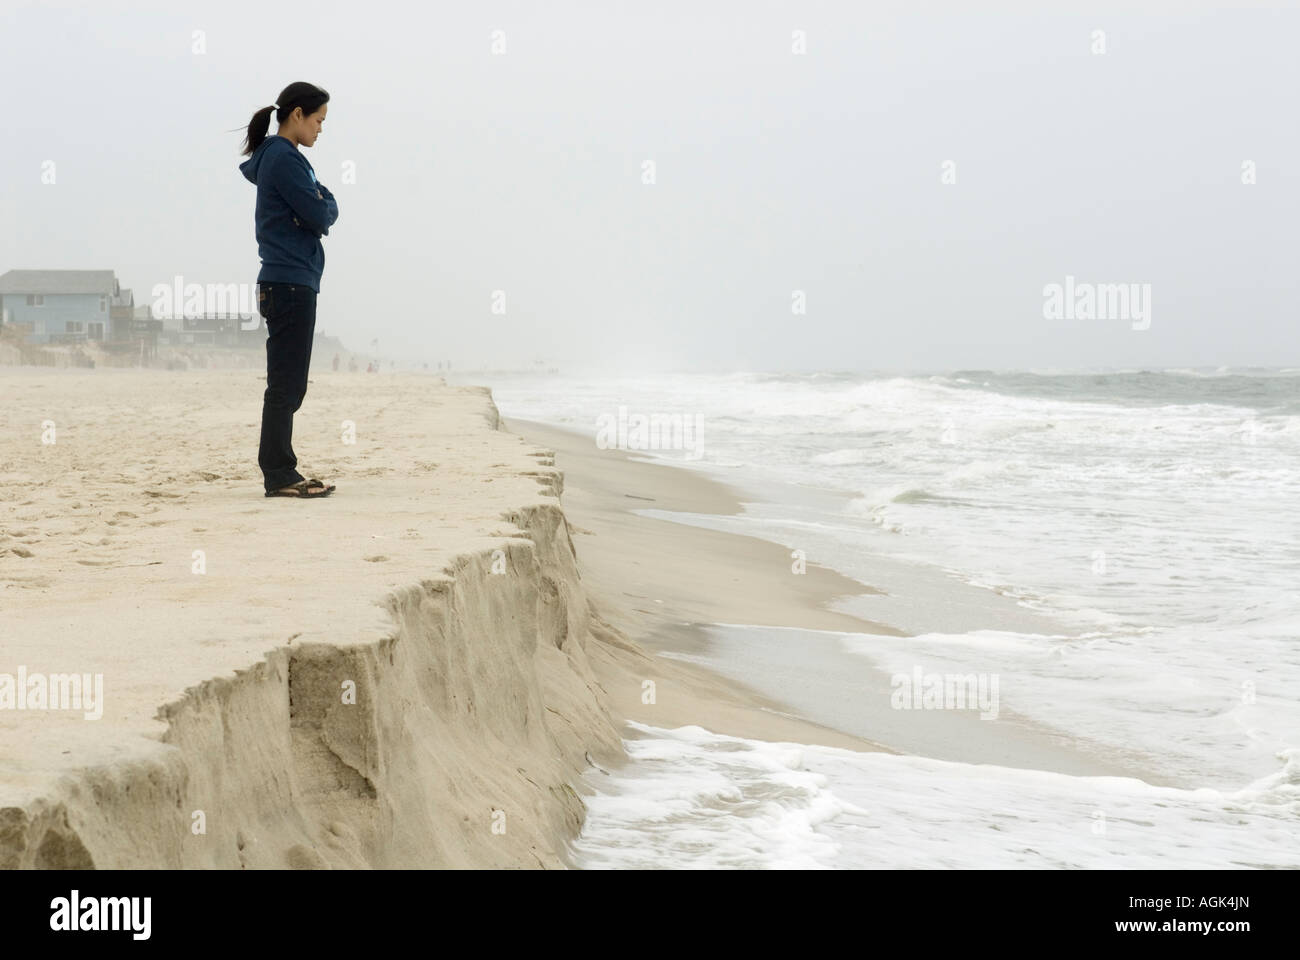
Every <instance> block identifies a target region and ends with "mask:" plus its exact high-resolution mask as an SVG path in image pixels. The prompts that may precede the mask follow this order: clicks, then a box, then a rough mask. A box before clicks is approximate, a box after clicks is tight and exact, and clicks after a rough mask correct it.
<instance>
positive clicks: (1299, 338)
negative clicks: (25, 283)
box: [0, 0, 1300, 372]
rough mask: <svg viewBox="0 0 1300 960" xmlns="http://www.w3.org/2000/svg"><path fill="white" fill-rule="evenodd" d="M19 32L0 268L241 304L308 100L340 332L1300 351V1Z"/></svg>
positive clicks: (1186, 355) (900, 356) (481, 341)
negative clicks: (1140, 309)
mask: <svg viewBox="0 0 1300 960" xmlns="http://www.w3.org/2000/svg"><path fill="white" fill-rule="evenodd" d="M977 6H978V7H980V8H983V9H982V12H979V13H976V12H974V11H973V9H972V8H974V7H977ZM1040 8H1045V9H1040ZM1096 30H1101V31H1104V43H1105V52H1104V53H1101V54H1099V53H1095V52H1093V50H1094V47H1095V46H1096V42H1097V41H1096V37H1095V35H1094V31H1096ZM195 31H203V36H202V42H203V43H204V44H205V46H206V51H205V52H202V53H196V52H194V48H195V42H196V41H195ZM494 31H501V33H502V34H503V35H504V42H505V52H504V53H499V54H494V53H493V49H492V45H493V32H494ZM795 31H804V35H805V36H806V53H804V54H797V53H794V52H792V43H793V40H794V38H793V34H794V32H795ZM0 36H3V37H4V38H5V40H6V42H5V44H4V47H5V52H4V55H3V56H2V57H0V91H3V92H2V93H0V97H3V109H0V118H2V119H3V125H4V126H3V130H2V131H0V143H3V149H0V178H2V180H0V182H2V183H3V189H2V190H0V224H2V226H0V272H4V271H5V270H9V269H15V268H20V269H39V268H50V269H54V268H61V269H107V268H111V269H113V270H115V271H116V272H117V275H118V277H119V279H120V281H121V282H122V284H123V285H124V286H129V287H132V288H133V289H134V290H135V292H136V298H137V302H138V303H139V302H147V300H148V298H149V291H150V289H151V288H152V287H153V285H154V284H157V283H169V282H171V279H172V278H173V277H174V276H176V275H181V276H182V277H184V279H185V280H186V281H187V282H194V283H222V284H224V283H235V282H247V283H252V282H253V280H255V278H256V275H257V270H258V260H257V247H256V243H255V241H254V237H253V204H254V196H255V189H254V187H253V186H252V185H251V184H249V183H248V182H247V181H245V180H244V179H243V177H242V176H241V175H240V174H239V172H238V169H237V167H238V164H239V162H240V161H241V160H242V159H243V158H242V157H240V156H239V143H240V139H241V136H242V130H243V127H244V126H245V125H246V124H247V122H248V120H249V118H250V116H251V114H252V113H253V111H255V110H256V109H258V108H260V107H263V106H266V105H268V104H271V103H273V102H274V101H275V98H276V95H277V94H278V93H279V91H280V90H281V88H283V87H284V86H285V85H287V84H288V83H290V82H291V81H294V80H307V81H310V82H312V83H316V84H318V85H320V86H322V87H324V88H325V89H326V90H328V91H329V92H330V95H331V101H330V106H329V115H328V119H327V120H326V122H325V126H324V132H323V134H322V135H321V137H320V139H319V140H318V142H317V144H316V146H315V147H314V148H311V149H304V150H303V153H304V155H305V156H306V157H307V158H308V159H309V160H310V161H311V163H312V165H313V166H314V167H315V169H316V171H317V174H318V176H319V177H320V179H321V180H322V182H324V183H325V184H326V185H328V186H330V187H331V189H333V191H334V193H335V196H336V197H337V199H338V203H339V208H340V215H339V220H338V222H337V224H336V225H335V226H334V228H333V229H332V230H331V231H330V236H329V237H327V238H326V239H325V241H324V242H325V252H326V266H325V274H324V278H323V280H322V284H321V294H320V300H319V312H318V321H317V328H318V330H323V331H324V332H326V333H329V334H334V335H337V336H340V337H342V339H343V340H344V342H345V343H346V344H347V345H349V346H350V347H352V348H353V349H358V350H361V349H366V348H367V347H368V345H369V343H370V341H371V340H372V339H376V338H377V339H378V341H379V353H381V354H383V355H385V356H388V357H393V358H398V359H399V360H400V361H407V360H420V361H429V362H430V363H431V364H432V363H433V362H436V361H438V360H446V359H449V360H451V361H453V362H454V363H455V365H456V367H457V368H458V369H461V370H465V369H474V368H478V367H479V366H481V365H482V364H485V363H486V364H491V365H527V364H531V363H532V362H533V361H535V360H538V359H542V360H545V361H547V362H549V363H552V364H555V365H558V366H560V367H561V368H562V369H565V370H568V371H575V372H576V371H580V370H581V369H583V368H596V367H598V368H601V369H606V370H642V369H683V370H736V369H750V370H781V369H784V370H816V369H834V370H848V369H861V370H869V369H874V370H945V369H953V368H971V367H981V368H995V369H1009V368H1036V369H1041V368H1075V367H1081V366H1107V367H1121V368H1123V367H1133V366H1194V365H1211V366H1218V365H1252V364H1258V365H1283V366H1285V365H1296V366H1300V334H1298V333H1297V329H1298V328H1297V319H1298V318H1300V310H1298V309H1297V303H1296V286H1297V283H1296V278H1297V275H1298V274H1297V267H1298V264H1297V253H1300V229H1298V226H1297V224H1298V222H1300V134H1298V133H1297V124H1298V123H1300V51H1298V50H1297V47H1296V40H1297V37H1300V4H1298V3H1296V2H1292V3H1276V2H1274V3H1259V2H1255V3H1251V2H1237V3H1223V4H1210V3H1179V4H1175V3H1157V2H1148V3H1143V2H1140V0H1134V2H1130V3H1123V4H1109V5H1106V4H1088V5H1084V4H1066V3H1051V4H1038V3H1029V2H1025V3H1018V4H1010V3H1002V4H996V3H989V4H985V3H981V4H973V3H955V4H938V3H933V4H925V3H917V2H906V3H874V2H873V3H866V2H860V3H851V2H820V3H800V2H788V3H775V2H774V3H757V2H754V0H746V2H709V0H690V2H665V0H656V2H653V3H644V2H641V3H630V2H617V3H616V2H607V0H587V2H518V3H483V2H468V0H466V2H457V3H441V2H435V3H431V4H414V3H409V2H404V3H395V4H389V3H383V2H378V0H372V2H367V3H357V2H351V0H349V2H339V3H330V2H313V3H306V4H304V3H295V4H279V3H268V2H265V0H262V2H243V0H219V2H212V3H185V2H173V0H133V2H126V0H114V2H97V3H94V4H85V3H37V2H22V0H0ZM232 128H239V131H238V132H230V131H231V130H232ZM272 130H273V131H274V125H273V127H272ZM49 160H53V161H54V162H55V171H56V182H55V183H54V184H43V183H42V182H41V178H42V164H43V163H45V162H46V161H49ZM349 161H350V162H352V163H354V164H355V169H356V182H355V183H353V184H348V183H343V182H342V176H341V173H342V170H343V166H344V164H345V163H346V162H349ZM646 161H653V163H654V165H655V180H656V182H655V183H653V184H647V183H644V182H643V172H644V169H645V168H644V164H645V162H646ZM945 161H952V163H953V165H954V166H953V167H952V168H951V169H953V170H955V179H956V182H955V183H950V184H945V183H942V182H941V175H942V173H943V171H944V167H943V164H944V163H945ZM1247 161H1249V162H1251V163H1253V164H1254V168H1255V177H1256V179H1257V182H1256V183H1254V184H1249V185H1247V184H1243V182H1242V177H1243V166H1242V165H1243V163H1244V162H1247ZM1067 275H1071V276H1073V277H1075V279H1076V282H1079V283H1085V282H1087V283H1098V284H1100V283H1149V284H1150V285H1151V315H1150V327H1149V329H1145V330H1134V329H1133V328H1132V326H1133V325H1132V324H1131V323H1129V322H1128V321H1126V320H1123V319H1093V320H1080V319H1074V320H1070V319H1060V320H1048V319H1045V318H1044V316H1043V301H1044V296H1043V288H1044V286H1045V285H1047V284H1051V283H1064V281H1065V277H1066V276H1067ZM496 290H502V291H504V293H505V308H506V312H505V314H504V315H496V314H494V313H493V312H492V303H493V299H492V298H493V291H496ZM795 290H802V291H805V294H806V302H807V312H806V314H805V315H794V314H792V311H791V304H792V293H793V291H795Z"/></svg>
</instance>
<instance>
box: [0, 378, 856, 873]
mask: <svg viewBox="0 0 1300 960" xmlns="http://www.w3.org/2000/svg"><path fill="white" fill-rule="evenodd" d="M262 382H263V381H262V379H261V378H260V377H258V376H257V375H256V374H255V373H251V372H245V371H190V372H166V371H132V370H100V371H78V370H45V371H37V370H33V369H30V368H4V369H3V370H0V384H3V388H2V389H3V395H4V398H5V403H4V411H3V413H0V431H2V432H0V435H2V436H3V438H4V457H3V462H4V465H5V467H4V472H3V475H2V476H0V484H2V486H3V490H4V498H3V513H2V514H0V521H2V526H0V563H2V564H3V566H2V567H0V583H2V584H3V586H2V587H0V590H2V591H3V593H2V596H3V600H2V601H0V606H2V609H3V620H4V635H3V645H2V646H0V653H2V655H3V658H4V660H3V663H0V674H9V675H11V676H12V677H13V678H14V681H13V682H14V683H15V684H16V683H17V681H18V679H19V676H20V671H21V674H23V675H26V677H27V680H28V685H29V686H32V687H33V688H34V687H35V686H36V685H37V684H38V680H37V679H36V678H39V677H41V676H44V677H51V676H60V675H62V676H64V677H71V676H73V675H75V676H76V677H77V678H78V679H81V678H85V680H86V683H85V694H86V702H85V703H78V704H77V705H78V706H81V707H84V708H85V709H67V708H55V707H56V704H54V703H52V702H47V703H45V704H44V705H43V708H42V706H41V705H38V704H37V703H36V701H35V697H34V696H32V697H26V698H25V699H27V701H28V702H26V703H25V704H24V703H16V704H14V705H13V707H12V708H10V709H0V725H3V732H4V736H3V738H2V739H0V742H3V744H4V746H3V747H2V748H0V805H3V818H4V830H3V832H2V833H0V837H2V838H3V841H2V842H3V846H2V847H0V864H3V865H4V866H7V867H68V866H92V865H93V866H97V867H162V866H186V867H286V866H289V867H319V866H333V867H355V866H375V867H386V866H415V865H418V866H428V867H440V866H453V867H471V866H474V867H503V866H504V867H537V866H542V867H555V866H560V865H562V864H563V862H564V861H563V849H564V845H565V842H566V841H567V840H568V839H571V838H572V837H573V836H574V835H575V834H576V832H577V830H578V829H579V827H580V824H581V822H582V814H583V805H582V801H581V799H580V797H579V793H580V791H581V790H582V786H581V779H580V777H579V776H578V774H579V773H580V772H581V771H583V770H585V769H588V768H589V764H591V763H595V764H598V765H604V766H617V765H618V764H620V763H621V762H622V760H623V751H622V748H621V742H620V738H619V729H620V727H621V721H622V719H623V718H624V717H634V718H641V719H644V720H647V722H654V723H656V724H664V725H670V726H676V725H681V724H687V723H695V724H703V725H705V726H706V727H708V728H709V729H714V730H717V731H720V732H726V733H731V734H734V735H740V736H748V737H756V738H765V739H773V740H793V741H799V742H807V743H821V744H825V745H829V746H841V747H847V748H851V749H860V750H870V749H880V747H879V745H878V744H875V743H873V742H872V741H870V740H867V739H865V738H861V737H854V736H851V735H846V734H844V733H841V732H838V731H836V730H833V729H829V728H827V727H824V726H820V725H818V724H815V723H809V722H807V721H803V720H799V719H797V718H794V717H791V716H787V715H785V711H783V710H782V705H781V704H780V703H779V702H777V701H774V700H770V699H768V698H765V697H762V696H759V695H756V694H755V693H753V692H752V691H749V690H747V689H745V688H744V687H743V686H741V685H738V684H736V683H734V682H731V681H728V680H726V679H724V678H722V677H720V676H717V675H715V674H711V673H709V672H708V671H704V670H700V669H698V668H695V667H693V666H691V665H690V664H685V663H680V662H674V661H670V660H667V659H663V658H660V657H655V656H654V655H653V654H652V652H651V651H650V650H649V649H647V648H646V647H645V646H643V645H642V644H640V643H638V642H636V641H635V640H634V639H633V638H634V637H646V636H651V635H653V634H654V633H655V632H656V631H658V630H662V629H663V628H665V627H666V626H668V625H671V624H674V623H679V624H680V623H687V622H695V621H699V620H710V619H725V618H727V617H734V616H737V615H739V614H741V613H745V615H747V616H750V617H755V618H758V621H759V622H773V623H777V622H791V623H803V624H815V625H816V624H820V625H827V626H831V625H838V626H841V627H844V626H847V625H848V624H849V623H850V622H851V620H852V618H847V617H844V616H842V615H838V614H834V613H831V612H827V611H824V610H822V605H823V604H824V602H825V601H827V600H828V599H830V598H832V597H834V596H837V595H841V594H845V593H851V592H855V591H857V590H860V589H861V585H859V584H855V583H854V582H852V581H849V580H847V579H846V578H843V577H839V576H838V575H836V574H833V573H831V572H829V571H823V570H815V571H813V575H812V576H809V577H802V578H782V577H779V575H778V574H777V573H774V572H773V571H774V570H775V571H779V570H780V569H781V564H780V563H774V562H773V561H779V559H780V554H781V550H780V548H779V547H776V546H774V545H771V544H762V543H761V542H759V541H748V538H738V537H732V536H727V535H723V534H714V533H711V532H709V531H702V530H701V531H696V530H690V529H688V528H684V527H680V526H675V525H666V524H663V523H661V522H656V521H648V520H643V519H640V518H633V517H632V515H631V514H629V513H627V512H626V511H625V510H623V509H621V508H622V507H623V505H624V504H626V503H629V502H634V498H637V497H651V496H652V497H653V498H654V499H655V500H656V501H657V502H658V503H660V504H675V505H677V506H681V507H685V506H690V507H691V508H692V509H697V510H698V509H708V510H716V511H720V512H726V511H732V510H734V509H735V506H736V504H735V501H734V498H733V497H731V496H730V495H729V493H728V492H727V491H726V490H725V488H723V487H721V486H720V485H717V484H714V483H712V482H711V481H708V480H706V479H704V478H699V477H695V476H692V475H689V474H686V473H683V472H681V471H676V470H670V469H664V468H653V470H652V471H645V470H638V469H637V468H638V466H640V465H638V464H635V463H631V462H629V461H627V459H626V458H625V457H622V456H620V455H618V454H617V453H616V452H612V453H611V454H610V455H608V456H601V457H599V458H597V457H594V456H586V457H584V456H583V454H582V452H581V441H580V440H577V439H576V438H574V437H572V436H570V437H568V438H567V441H566V445H567V446H568V447H569V449H568V450H567V451H566V453H565V454H564V458H565V459H566V460H571V461H573V464H574V467H575V468H576V469H578V470H579V472H580V473H581V474H582V478H583V482H584V485H583V487H582V488H581V490H580V491H576V492H573V493H571V494H565V495H564V496H566V497H567V496H573V497H574V498H575V499H578V500H580V501H581V504H582V506H581V512H582V516H583V522H584V523H586V524H588V526H577V527H572V526H570V522H569V519H568V517H567V515H566V513H565V512H564V510H563V509H562V507H561V504H562V503H563V499H557V495H559V494H561V493H562V491H563V487H564V480H563V477H562V474H561V472H560V471H559V470H558V469H557V466H556V463H555V458H554V450H553V449H552V448H551V447H548V446H547V445H546V444H545V443H544V442H539V441H538V440H535V439H533V438H531V437H530V438H525V437H523V436H521V435H519V434H518V433H516V432H511V431H509V430H508V429H506V428H505V425H503V424H501V423H500V422H499V420H498V415H497V413H496V409H495V407H494V405H493V403H492V400H491V397H490V395H489V394H488V393H487V391H486V390H483V389H477V388H472V387H449V386H446V385H445V384H444V383H443V382H442V381H441V380H440V379H439V378H434V377H428V376H421V375H415V374H410V375H384V376H383V377H367V376H361V375H347V374H332V373H330V372H325V373H317V374H314V375H313V381H312V387H311V390H310V392H309V400H308V403H307V410H306V411H305V413H306V415H305V416H300V418H299V423H300V425H299V428H298V431H297V436H296V437H295V442H296V444H297V448H298V450H299V451H300V453H299V456H300V459H301V463H302V467H303V469H304V470H305V471H309V475H311V476H321V477H324V478H327V479H329V480H330V481H331V482H334V483H336V484H337V485H338V487H339V490H338V492H337V493H336V494H335V495H334V496H333V497H332V498H330V499H329V500H328V501H323V502H320V503H310V504H309V503H305V502H296V501H285V500H278V499H266V498H264V497H263V496H262V493H261V488H260V484H259V476H258V473H257V468H256V463H255V453H256V424H257V422H258V416H259V412H260V396H261V389H262V387H261V384H262ZM527 426H528V432H530V433H531V434H533V435H534V436H537V437H541V440H542V441H545V440H549V439H556V438H558V439H562V440H563V439H565V437H564V436H563V435H562V434H557V435H555V436H552V435H551V434H549V433H545V431H544V429H543V428H542V427H540V425H527ZM353 434H354V435H355V442H348V441H349V440H351V439H352V437H353ZM543 434H545V435H544V436H543ZM43 437H44V438H45V440H46V441H48V442H43ZM241 451H242V455H241ZM593 452H594V451H593ZM611 521H618V522H620V523H622V526H621V527H620V529H619V530H618V531H617V536H610V534H611V533H613V531H612V530H611V529H610V528H609V526H608V524H609V523H610V522H611ZM629 521H634V522H629ZM669 526H671V531H670V533H669V535H666V534H665V528H668V527H669ZM575 549H576V554H575ZM692 555H694V556H695V557H696V558H697V561H696V564H695V566H694V573H692V574H691V575H690V576H688V577H686V578H685V579H683V577H682V576H681V572H682V571H681V569H680V564H681V563H682V562H683V561H684V558H686V557H689V556H692ZM579 564H581V571H582V572H581V575H580V574H579V566H578V565H579ZM674 570H676V571H677V572H676V573H674V572H673V571H674ZM687 583H689V584H690V588H689V589H687V588H686V584H687ZM759 597H762V598H763V600H762V602H761V603H760V602H759V600H758V598H759ZM620 601H622V602H620ZM92 678H102V680H101V682H102V687H101V689H102V695H101V696H102V702H100V703H93V702H92V697H91V691H92V689H94V686H95V685H94V683H93V680H92ZM647 680H649V681H653V683H654V685H655V687H656V696H655V698H654V703H653V704H644V703H642V697H641V694H642V691H643V689H644V684H645V682H646V681H647ZM51 689H52V690H53V689H54V687H53V684H51ZM71 690H72V688H67V689H66V690H65V691H64V695H65V699H66V697H67V693H68V692H71ZM56 692H57V691H56ZM19 699H20V700H22V699H24V697H20V698H19ZM53 699H57V697H55V698H53Z"/></svg>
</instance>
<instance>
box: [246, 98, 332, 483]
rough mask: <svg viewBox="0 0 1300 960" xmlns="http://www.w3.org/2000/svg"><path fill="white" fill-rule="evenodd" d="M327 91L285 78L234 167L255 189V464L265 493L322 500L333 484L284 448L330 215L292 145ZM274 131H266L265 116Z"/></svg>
mask: <svg viewBox="0 0 1300 960" xmlns="http://www.w3.org/2000/svg"><path fill="white" fill-rule="evenodd" d="M329 98H330V95H329V94H328V93H326V92H325V91H324V90H322V89H321V88H320V87H318V86H316V85H314V84H311V83H304V82H301V81H300V82H298V83H291V84H289V86H287V87H285V88H284V89H283V90H281V91H280V96H279V97H278V98H276V103H275V104H274V105H272V106H269V107H263V108H262V109H261V110H259V111H257V113H255V114H253V119H252V120H251V121H249V124H248V136H247V138H246V139H245V140H244V151H243V152H244V154H245V155H247V156H248V159H247V160H246V161H244V162H243V163H242V164H240V165H239V169H240V170H241V171H242V172H243V174H244V176H245V177H247V178H248V180H249V181H250V182H251V183H254V184H256V185H257V213H256V223H257V252H258V255H259V256H260V257H261V258H262V269H261V272H260V273H258V275H257V309H258V312H259V313H260V314H261V315H262V318H263V319H264V320H265V321H266V330H267V334H268V335H267V339H266V393H265V394H264V395H263V397H262V438H261V443H260V446H259V448H258V454H257V463H258V466H260V467H261V468H262V477H263V486H264V487H265V490H266V496H268V497H299V498H312V497H327V496H329V495H330V494H331V493H332V492H333V491H334V485H333V484H329V485H326V484H324V483H322V482H321V481H320V480H317V479H316V478H315V477H312V478H310V479H304V477H303V475H302V474H301V473H299V472H298V458H297V457H296V456H294V452H293V443H292V439H293V415H294V413H295V412H296V411H297V410H298V408H299V407H300V406H302V401H303V397H304V396H306V394H307V371H308V369H309V367H310V366H311V347H312V339H313V337H314V336H315V332H316V295H317V294H318V293H320V278H321V273H322V272H323V271H324V269H325V249H324V247H322V246H321V242H320V238H321V237H324V236H326V235H328V234H329V228H330V227H331V226H333V225H334V221H335V220H337V219H338V216H339V207H338V204H337V203H335V202H334V194H332V193H330V192H329V190H328V189H327V188H326V187H325V186H324V185H323V184H321V183H320V182H319V181H318V180H317V179H316V171H315V170H313V169H312V166H311V164H310V163H308V162H307V158H306V157H304V156H303V155H302V153H301V152H300V151H299V150H298V148H299V147H300V146H303V147H310V146H313V145H314V144H315V143H316V138H317V137H318V136H320V131H321V124H322V123H324V121H325V112H326V110H327V109H328V103H329ZM273 110H274V111H276V115H275V119H276V120H277V121H278V122H279V124H280V128H279V130H278V131H276V133H275V134H274V135H273V136H269V137H268V136H267V131H268V130H269V129H270V126H271V112H272V111H273Z"/></svg>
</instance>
